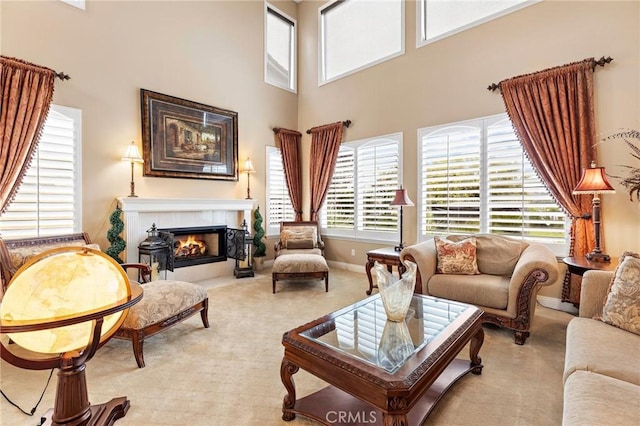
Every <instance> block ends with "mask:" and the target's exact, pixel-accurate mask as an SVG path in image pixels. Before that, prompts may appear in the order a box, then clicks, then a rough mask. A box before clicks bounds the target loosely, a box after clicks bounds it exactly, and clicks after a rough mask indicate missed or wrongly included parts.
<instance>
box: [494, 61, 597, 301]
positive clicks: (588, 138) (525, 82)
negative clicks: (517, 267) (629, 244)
mask: <svg viewBox="0 0 640 426" xmlns="http://www.w3.org/2000/svg"><path fill="white" fill-rule="evenodd" d="M595 65H596V64H595V60H594V59H593V58H589V59H585V60H583V61H581V62H575V63H572V64H568V65H563V66H560V67H555V68H551V69H547V70H544V71H540V72H537V73H534V74H529V75H524V76H519V77H514V78H511V79H507V80H504V81H502V82H500V89H501V91H502V97H503V99H504V103H505V106H506V109H507V113H508V114H509V117H510V118H511V121H512V123H513V126H514V128H515V131H516V133H517V135H518V137H519V139H520V142H521V143H522V146H523V149H524V151H525V153H526V155H527V156H528V157H529V159H530V160H531V163H532V164H533V166H534V168H535V170H536V172H537V173H538V175H539V176H540V178H541V179H542V181H543V182H544V183H545V185H546V187H547V188H548V189H549V192H551V194H552V195H553V197H554V198H555V199H556V201H557V202H558V203H559V204H560V205H561V206H562V207H563V208H564V210H565V211H566V212H567V213H568V214H569V215H570V216H571V245H570V249H569V255H570V256H584V255H585V254H586V253H588V252H589V251H591V250H592V249H593V247H594V244H595V242H594V234H593V222H592V220H591V218H590V214H591V208H592V206H591V199H590V198H589V197H585V196H580V195H573V193H572V192H573V189H574V188H575V187H576V185H577V184H578V182H579V180H580V177H581V175H582V169H584V168H588V167H589V165H590V163H591V161H592V160H594V159H595V148H594V144H595V135H596V133H595V120H594V106H593V91H594V89H593V71H594V68H595ZM585 215H586V216H588V218H585ZM567 275H568V274H567ZM571 287H572V286H571V284H570V280H569V277H568V276H567V277H566V278H565V285H564V287H563V299H564V300H565V301H570V302H572V301H573V302H575V301H577V300H579V295H576V294H574V293H575V292H576V289H575V288H573V289H572V288H571ZM574 287H575V286H574ZM572 290H573V291H572Z"/></svg>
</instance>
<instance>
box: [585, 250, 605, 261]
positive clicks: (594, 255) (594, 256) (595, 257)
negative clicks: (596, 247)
mask: <svg viewBox="0 0 640 426" xmlns="http://www.w3.org/2000/svg"><path fill="white" fill-rule="evenodd" d="M585 257H586V258H587V260H590V261H592V262H611V256H609V255H608V254H604V253H599V252H595V251H592V252H591V253H587V254H586V255H585Z"/></svg>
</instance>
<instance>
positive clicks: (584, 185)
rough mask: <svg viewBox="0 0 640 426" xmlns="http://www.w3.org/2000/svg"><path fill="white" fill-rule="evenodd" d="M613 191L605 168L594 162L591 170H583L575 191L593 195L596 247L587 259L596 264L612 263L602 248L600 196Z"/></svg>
mask: <svg viewBox="0 0 640 426" xmlns="http://www.w3.org/2000/svg"><path fill="white" fill-rule="evenodd" d="M615 192H616V190H615V189H613V187H612V186H611V184H610V183H609V181H608V180H607V175H606V174H605V172H604V167H596V163H595V162H594V161H592V162H591V168H588V169H583V170H582V177H581V178H580V182H578V185H577V186H576V188H575V189H574V190H573V193H574V194H593V201H592V204H593V216H592V218H593V232H594V233H595V247H594V248H593V251H592V252H591V253H587V255H586V258H587V259H588V260H592V261H595V262H610V261H611V257H610V256H609V255H608V254H604V253H603V252H602V249H601V248H600V197H599V194H606V193H609V194H613V193H615Z"/></svg>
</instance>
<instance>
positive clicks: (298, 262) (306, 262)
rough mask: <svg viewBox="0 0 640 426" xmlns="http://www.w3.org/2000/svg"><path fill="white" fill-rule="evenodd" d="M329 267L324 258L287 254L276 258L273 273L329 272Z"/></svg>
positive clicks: (312, 255)
mask: <svg viewBox="0 0 640 426" xmlns="http://www.w3.org/2000/svg"><path fill="white" fill-rule="evenodd" d="M328 270H329V266H327V261H326V260H325V258H324V257H323V256H320V255H317V254H287V255H286V256H283V255H280V256H278V257H276V260H275V261H274V262H273V268H272V272H275V273H286V274H291V273H293V274H295V273H306V272H327V271H328Z"/></svg>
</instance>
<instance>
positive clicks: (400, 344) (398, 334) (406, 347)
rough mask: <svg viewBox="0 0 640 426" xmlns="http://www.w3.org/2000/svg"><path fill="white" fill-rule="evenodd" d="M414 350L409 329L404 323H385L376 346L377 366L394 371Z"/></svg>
mask: <svg viewBox="0 0 640 426" xmlns="http://www.w3.org/2000/svg"><path fill="white" fill-rule="evenodd" d="M414 350H415V345H414V344H413V340H411V333H410V332H409V327H407V323H405V322H404V321H397V322H395V321H387V322H386V323H385V324H384V330H383V331H382V337H381V338H380V344H379V345H378V359H377V361H378V365H379V366H381V367H383V368H385V369H386V370H388V371H394V370H395V369H396V368H398V367H400V366H401V365H402V363H404V361H405V360H406V359H407V358H409V357H410V356H411V354H412V353H413V351H414Z"/></svg>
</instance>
